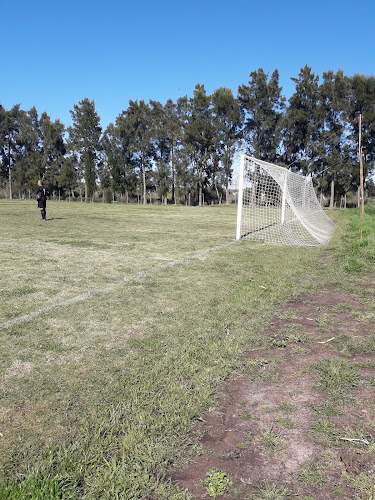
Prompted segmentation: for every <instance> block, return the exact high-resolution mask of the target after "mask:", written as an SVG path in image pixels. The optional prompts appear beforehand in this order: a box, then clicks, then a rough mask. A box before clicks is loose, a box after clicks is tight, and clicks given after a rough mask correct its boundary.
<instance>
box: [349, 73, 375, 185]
mask: <svg viewBox="0 0 375 500" xmlns="http://www.w3.org/2000/svg"><path fill="white" fill-rule="evenodd" d="M349 96H350V97H349V112H348V119H349V123H350V138H351V141H352V144H353V148H352V154H353V158H355V160H356V161H355V164H356V167H357V172H358V170H359V168H358V135H359V114H361V115H362V148H363V158H364V170H365V176H366V177H367V178H369V177H370V175H371V174H372V173H373V172H374V169H375V77H374V76H365V75H361V74H355V75H354V76H352V77H351V78H350V94H349ZM357 179H358V176H357Z"/></svg>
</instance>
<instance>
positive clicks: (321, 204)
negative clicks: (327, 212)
mask: <svg viewBox="0 0 375 500" xmlns="http://www.w3.org/2000/svg"><path fill="white" fill-rule="evenodd" d="M320 206H321V207H322V208H323V193H322V192H321V191H320Z"/></svg>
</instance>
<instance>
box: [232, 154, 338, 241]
mask: <svg viewBox="0 0 375 500" xmlns="http://www.w3.org/2000/svg"><path fill="white" fill-rule="evenodd" d="M241 165H242V166H241V173H240V177H241V176H242V179H240V186H239V189H241V192H242V194H241V193H239V199H238V202H239V207H238V209H239V215H238V220H237V225H238V226H237V238H240V237H241V238H251V239H256V240H262V241H266V242H269V243H276V244H282V245H304V246H306V245H308V246H317V245H324V244H326V243H328V241H329V240H330V238H331V236H332V232H333V229H334V226H335V224H334V223H333V222H332V221H331V220H330V219H329V217H327V215H326V214H325V212H324V211H323V209H322V207H321V206H320V204H319V202H318V200H317V198H316V195H315V191H314V188H313V185H312V180H311V178H310V177H304V176H302V175H299V174H295V173H293V172H290V171H289V170H287V169H286V168H283V167H279V166H277V165H272V164H271V163H267V162H264V161H261V160H257V159H255V158H251V157H249V156H245V155H243V156H242V158H241ZM241 198H242V200H241Z"/></svg>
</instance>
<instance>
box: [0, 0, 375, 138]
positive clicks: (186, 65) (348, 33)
mask: <svg viewBox="0 0 375 500" xmlns="http://www.w3.org/2000/svg"><path fill="white" fill-rule="evenodd" d="M0 15H1V24H0V25H1V30H0V37H1V59H0V61H1V75H0V104H2V105H3V106H4V107H5V109H10V108H11V107H12V106H13V105H14V104H18V103H20V104H21V108H22V109H25V110H28V109H30V108H31V107H32V106H35V107H36V108H37V110H38V112H39V113H40V114H41V113H42V112H43V111H46V112H47V113H48V114H49V115H50V116H51V119H52V120H55V119H56V118H60V120H61V121H62V122H63V123H64V124H65V125H70V124H71V116H70V113H69V110H71V109H73V105H74V104H77V103H78V102H79V101H81V100H82V99H84V98H85V97H88V98H89V99H90V100H94V101H95V105H96V110H97V112H98V114H99V116H100V117H101V125H102V126H103V128H105V127H106V126H107V125H108V124H109V123H110V122H114V121H115V119H116V116H118V114H119V113H121V111H122V110H124V109H126V108H127V107H128V103H129V100H130V99H132V100H136V99H138V100H141V99H144V100H145V101H146V102H148V101H149V99H153V100H156V101H160V102H162V103H163V104H164V103H165V102H166V100H167V99H168V98H171V99H172V100H174V101H176V99H177V98H178V97H181V96H184V95H188V97H191V96H192V95H193V90H194V87H195V85H196V84H197V83H200V84H204V85H205V87H206V90H207V93H208V94H210V93H212V92H213V91H214V90H215V89H216V88H218V87H229V88H231V89H232V90H233V92H234V95H237V90H238V86H239V85H242V84H247V83H248V80H249V74H250V72H252V71H254V70H257V69H258V68H260V67H262V68H263V69H264V70H265V71H266V72H269V73H270V74H271V73H272V72H273V70H274V69H276V68H277V69H278V70H279V73H280V85H281V86H282V87H283V93H284V95H286V97H290V95H291V94H292V93H293V91H294V85H293V82H292V81H291V80H290V78H291V77H296V76H297V75H298V73H299V71H300V68H301V67H303V66H305V64H308V65H309V66H311V67H312V70H313V72H314V73H315V74H318V75H320V77H321V75H322V73H323V71H326V70H328V69H332V70H334V71H336V70H337V69H339V68H342V69H343V71H344V73H345V74H346V75H353V74H354V73H363V74H365V75H374V73H375V27H374V26H375V0H361V1H360V2H359V1H357V2H356V1H354V0H310V1H304V0H284V1H282V0H279V1H277V0H263V1H261V0H257V1H253V0H247V1H246V0H237V1H231V0H225V1H223V0H187V1H179V0H174V1H172V0H165V1H163V0H159V1H150V0H133V1H126V0H124V1H120V0H103V1H100V2H99V1H97V0H91V1H88V0H76V1H72V0H65V1H60V2H58V1H55V0H39V1H38V0H19V1H17V2H10V1H6V0H1V1H0Z"/></svg>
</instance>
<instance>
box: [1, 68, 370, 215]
mask: <svg viewBox="0 0 375 500" xmlns="http://www.w3.org/2000/svg"><path fill="white" fill-rule="evenodd" d="M292 80H293V82H294V84H295V91H294V93H293V94H292V95H291V97H290V98H289V99H288V100H287V99H286V98H285V96H284V95H283V94H282V87H280V86H279V72H278V70H277V69H275V70H274V71H273V73H272V74H271V75H270V74H269V73H266V72H265V71H264V70H263V69H262V68H259V69H258V70H257V71H253V72H251V73H250V75H249V81H248V83H247V84H243V85H240V86H239V88H238V93H237V96H234V95H233V92H232V90H230V89H228V88H225V87H220V88H218V89H217V90H215V91H214V92H213V93H212V95H207V92H206V89H205V87H204V85H203V84H197V85H196V86H195V89H194V92H193V96H192V97H191V98H188V97H187V96H184V97H180V98H178V99H177V101H176V102H173V101H172V100H171V99H169V100H168V101H167V102H166V103H165V104H164V105H163V104H161V103H160V102H158V101H153V100H150V101H149V103H146V102H144V101H143V100H140V101H137V100H136V101H132V100H130V101H129V105H128V108H127V109H126V110H123V111H121V112H120V113H119V115H118V116H117V117H116V119H115V121H114V123H110V124H109V125H108V127H107V128H106V129H105V130H103V129H102V127H101V125H100V117H99V115H98V113H97V111H96V109H95V102H94V101H93V100H92V101H91V100H89V99H88V98H85V99H83V100H82V101H80V102H79V103H78V104H75V105H74V106H73V109H72V110H71V111H70V114H71V118H72V125H71V126H69V127H65V125H64V124H63V123H61V121H60V120H55V121H52V120H51V118H50V116H49V115H48V114H47V113H46V112H43V113H42V114H41V115H40V116H39V114H38V111H37V110H36V108H35V107H32V108H31V109H30V110H28V111H25V110H22V109H21V107H20V105H19V104H16V105H14V106H13V107H12V108H11V109H9V110H6V109H5V108H4V107H3V106H1V105H0V193H1V194H2V196H3V197H5V196H7V197H9V198H10V199H12V198H13V197H14V196H27V193H28V192H29V193H30V192H34V190H35V186H36V182H37V180H38V179H43V180H44V182H45V184H46V185H47V186H48V188H49V190H50V192H54V193H55V194H56V195H57V193H58V196H59V197H60V196H61V197H62V198H63V199H66V198H67V197H69V199H70V198H71V197H75V198H78V199H81V200H86V201H92V200H94V199H101V200H102V201H113V200H115V199H117V200H122V201H126V202H134V201H138V203H144V204H146V203H148V202H150V201H158V202H161V203H164V204H167V203H168V202H169V203H183V204H187V205H192V204H195V205H202V204H204V203H210V204H212V203H221V202H226V203H230V202H231V189H230V188H231V183H232V176H233V159H234V157H235V155H236V153H238V152H246V153H248V154H250V155H252V156H255V157H256V158H258V159H261V160H264V161H268V162H271V163H277V164H279V165H284V166H286V167H288V168H290V169H291V170H293V171H294V172H300V173H303V174H304V175H308V174H310V175H312V176H313V178H314V179H315V180H314V182H315V185H316V187H317V190H318V192H319V193H321V196H325V197H326V198H327V199H329V200H330V205H331V207H333V206H334V204H335V203H336V202H337V201H338V200H339V199H341V198H340V197H343V196H345V198H346V195H347V194H348V193H355V192H356V191H357V189H358V186H359V154H358V133H359V125H358V123H359V121H358V117H359V114H361V115H362V146H363V160H364V168H365V179H366V181H367V182H366V188H367V192H368V193H369V194H370V195H375V187H374V183H373V181H372V179H371V174H372V172H373V170H374V166H375V78H374V76H365V75H361V74H355V75H354V76H351V77H349V76H346V75H345V74H344V73H343V71H342V70H338V71H337V72H336V73H335V72H334V71H331V70H329V71H326V72H324V73H323V75H322V78H321V82H320V78H319V75H316V74H314V73H313V72H312V69H311V67H309V66H307V65H306V66H305V67H304V68H301V70H300V72H299V74H298V76H297V77H296V78H292Z"/></svg>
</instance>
